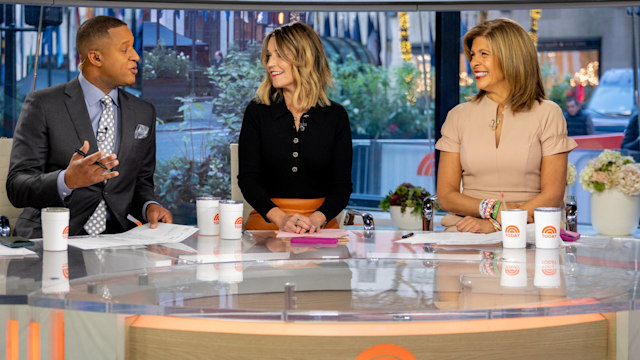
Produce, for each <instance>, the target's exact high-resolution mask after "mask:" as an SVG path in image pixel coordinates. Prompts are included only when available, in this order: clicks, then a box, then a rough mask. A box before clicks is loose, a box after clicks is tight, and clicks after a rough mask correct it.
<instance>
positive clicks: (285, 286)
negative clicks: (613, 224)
mask: <svg viewBox="0 0 640 360" xmlns="http://www.w3.org/2000/svg"><path fill="white" fill-rule="evenodd" d="M402 234H403V232H399V231H392V230H376V231H373V232H364V231H361V230H352V231H350V235H349V241H348V242H347V241H345V242H341V243H338V244H337V245H331V246H325V247H313V246H303V247H298V246H292V245H291V244H290V243H289V242H288V241H286V240H281V239H277V238H275V233H273V232H271V231H254V232H246V233H245V235H244V236H243V238H242V239H240V240H221V239H219V238H218V237H215V236H192V237H191V238H189V239H187V240H185V241H184V242H183V243H181V244H178V245H177V246H176V245H166V246H165V245H152V246H146V247H143V248H135V249H131V248H117V249H103V250H86V251H81V250H79V249H75V248H69V251H68V252H59V253H63V254H65V255H67V256H68V267H67V269H66V270H64V263H63V261H64V255H59V254H56V253H48V252H42V251H41V250H40V249H38V247H39V245H36V250H37V251H38V258H32V259H22V260H11V262H12V263H11V264H10V265H9V266H8V270H9V271H8V272H7V274H8V275H7V277H6V281H5V285H6V289H7V291H6V295H3V296H5V297H4V304H7V300H8V299H10V298H12V299H13V302H11V304H14V305H15V304H20V303H23V304H24V303H27V302H28V306H27V305H22V306H23V309H22V311H23V314H22V317H23V318H27V319H28V320H29V324H31V323H34V322H35V323H38V322H39V323H42V324H43V325H41V326H40V333H41V336H40V343H41V344H40V346H39V348H40V352H41V353H42V354H44V353H45V352H47V351H49V356H51V357H50V358H55V356H52V355H51V354H52V349H54V350H55V343H56V341H57V340H56V339H57V337H59V336H60V335H55V334H52V333H51V332H50V331H49V333H48V334H45V333H46V332H47V331H45V330H43V329H51V328H55V327H56V324H54V323H55V322H56V321H58V323H59V322H60V321H63V322H64V325H63V326H64V336H65V340H64V345H65V347H64V349H65V352H66V355H67V358H76V357H75V356H74V355H77V356H82V355H83V354H86V353H87V352H89V351H94V352H95V351H96V349H102V350H101V351H98V354H100V353H103V352H104V353H105V355H104V357H105V358H113V354H114V353H115V354H116V355H117V357H118V358H120V357H126V358H131V359H137V358H150V357H153V358H175V357H176V356H181V354H182V355H184V354H185V353H190V354H193V355H194V356H196V357H197V356H203V357H206V356H207V355H211V354H214V353H216V354H219V355H220V358H225V356H226V358H233V359H245V358H246V359H254V358H258V357H259V358H261V359H272V358H273V359H276V358H283V353H282V351H285V350H286V351H287V352H289V353H291V354H298V355H297V356H293V355H292V357H290V358H296V357H300V356H303V357H304V358H310V359H311V358H313V359H316V358H317V359H342V358H344V359H356V358H357V359H374V358H376V356H377V357H380V356H382V355H387V356H396V358H399V359H412V358H416V359H424V358H427V357H428V356H431V357H432V358H441V357H442V356H443V354H446V356H448V357H450V358H462V357H465V354H467V356H468V354H471V353H477V352H478V351H481V352H482V353H483V354H486V355H490V356H492V357H494V358H512V357H513V355H514V354H518V355H519V356H524V358H539V357H541V356H545V354H546V356H549V354H553V356H557V357H558V358H581V359H604V358H616V357H617V358H632V357H629V355H630V354H633V353H634V351H635V348H636V347H637V346H638V345H637V344H635V343H636V342H637V341H636V340H637V339H638V329H640V325H639V324H640V316H639V315H638V314H637V313H636V312H635V310H636V307H637V305H638V300H639V299H640V294H638V292H639V291H640V289H638V285H639V280H640V271H638V270H639V263H638V261H639V259H640V242H639V241H638V240H639V239H636V238H633V237H630V238H615V239H612V238H607V237H597V236H587V237H583V238H582V239H580V241H578V242H577V243H573V244H569V243H565V245H566V246H564V247H561V248H559V249H557V250H548V249H535V248H528V249H515V250H514V249H502V248H501V247H500V246H480V247H477V246H431V245H410V244H398V243H395V242H394V240H398V239H400V237H401V235H402ZM294 245H297V244H294ZM56 257H62V259H57V258H56ZM14 261H15V262H16V264H13V262H14ZM14 266H16V269H14V268H13V267H14ZM58 268H61V269H62V271H63V272H64V271H67V273H68V274H69V278H70V281H66V279H61V278H60V277H59V276H56V274H57V273H56V271H57V270H56V269H58ZM18 283H19V284H20V286H17V285H16V284H18ZM11 293H13V294H11ZM27 294H28V296H27ZM12 296H13V297H12ZM0 299H3V297H2V296H0ZM0 301H3V300H0ZM23 301H24V302H23ZM53 314H57V315H56V316H57V318H56V317H55V316H54V315H53ZM10 317H11V316H9V318H10ZM56 319H57V320H56ZM61 319H62V320H61ZM29 326H30V325H29ZM29 326H27V327H28V328H27V329H26V332H27V338H28V337H29V334H30V331H31V330H30V328H29ZM57 326H58V328H60V325H59V324H58V325H57ZM7 329H8V328H7ZM7 331H9V330H7ZM83 333H84V334H86V333H90V334H102V333H105V334H111V335H108V336H107V335H105V336H104V338H100V337H98V338H94V339H93V340H92V341H88V342H87V341H86V340H84V339H83V340H82V341H77V342H74V339H76V336H78V337H80V336H82V335H83ZM101 337H102V335H101ZM111 338H113V339H111ZM78 339H79V338H78ZM58 340H59V339H58ZM26 343H27V344H26V346H25V347H27V348H30V345H29V339H27V340H26ZM540 344H544V346H538V345H540ZM20 346H22V345H20ZM308 349H315V350H313V351H311V352H309V350H308ZM27 350H28V349H27ZM58 352H59V349H58ZM53 353H55V351H53ZM636 354H637V353H636ZM92 356H93V355H92ZM412 356H413V357H412ZM553 356H552V357H553ZM42 358H47V357H46V356H43V357H42ZM92 358H99V357H92Z"/></svg>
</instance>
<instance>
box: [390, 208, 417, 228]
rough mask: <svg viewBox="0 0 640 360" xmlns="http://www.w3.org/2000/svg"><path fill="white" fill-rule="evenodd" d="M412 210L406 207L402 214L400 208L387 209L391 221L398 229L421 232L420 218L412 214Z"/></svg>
mask: <svg viewBox="0 0 640 360" xmlns="http://www.w3.org/2000/svg"><path fill="white" fill-rule="evenodd" d="M412 210H413V208H409V207H408V208H406V209H405V211H404V213H402V211H401V207H400V206H397V205H392V206H391V207H389V212H390V213H391V219H392V220H393V223H394V224H396V226H397V227H398V229H401V230H422V216H420V214H412V213H411V212H412Z"/></svg>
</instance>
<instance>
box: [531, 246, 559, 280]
mask: <svg viewBox="0 0 640 360" xmlns="http://www.w3.org/2000/svg"><path fill="white" fill-rule="evenodd" d="M560 281H561V278H560V249H536V266H535V275H534V277H533V285H534V286H536V287H539V288H557V287H560Z"/></svg>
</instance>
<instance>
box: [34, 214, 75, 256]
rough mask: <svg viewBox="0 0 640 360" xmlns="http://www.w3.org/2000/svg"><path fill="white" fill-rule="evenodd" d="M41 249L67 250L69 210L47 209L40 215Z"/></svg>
mask: <svg viewBox="0 0 640 360" xmlns="http://www.w3.org/2000/svg"><path fill="white" fill-rule="evenodd" d="M40 218H41V222H42V247H43V249H44V250H45V251H62V250H67V245H68V243H69V209H67V208H63V207H49V208H44V209H42V211H41V213H40Z"/></svg>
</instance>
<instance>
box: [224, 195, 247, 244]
mask: <svg viewBox="0 0 640 360" xmlns="http://www.w3.org/2000/svg"><path fill="white" fill-rule="evenodd" d="M242 208H243V202H242V201H233V200H225V201H220V238H222V239H240V238H241V237H242Z"/></svg>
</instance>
